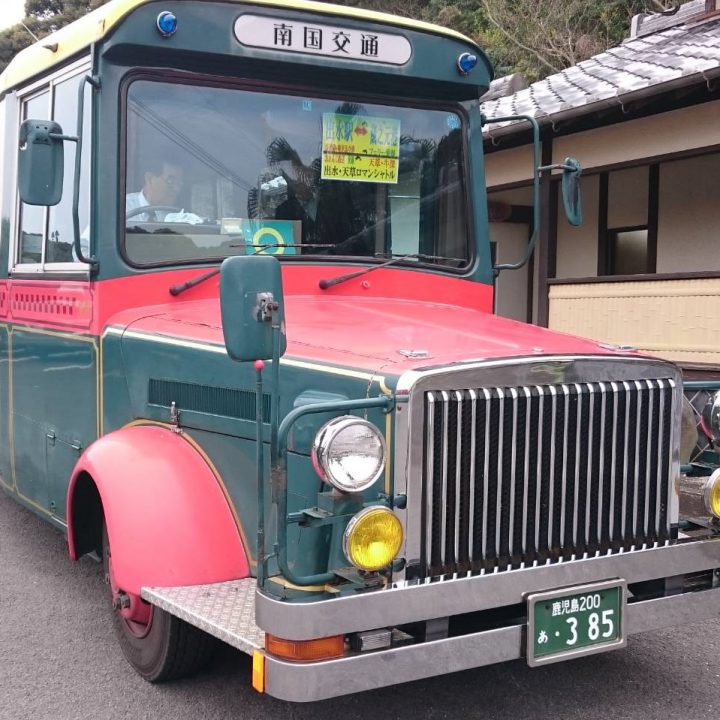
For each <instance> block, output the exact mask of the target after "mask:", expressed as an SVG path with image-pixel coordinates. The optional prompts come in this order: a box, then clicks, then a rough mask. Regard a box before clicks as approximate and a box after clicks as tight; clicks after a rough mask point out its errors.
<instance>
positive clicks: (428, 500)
mask: <svg viewBox="0 0 720 720" xmlns="http://www.w3.org/2000/svg"><path fill="white" fill-rule="evenodd" d="M427 401H428V403H427V405H428V412H427V417H426V418H425V422H426V423H427V465H426V475H425V525H426V527H425V560H426V562H427V564H428V565H430V564H431V563H432V555H431V553H432V520H433V507H434V500H435V498H434V497H433V489H434V487H435V478H434V475H433V466H434V465H435V402H436V398H435V394H434V393H431V392H429V393H428V394H427ZM411 557H412V556H411Z"/></svg>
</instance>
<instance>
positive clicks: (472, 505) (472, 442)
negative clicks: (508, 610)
mask: <svg viewBox="0 0 720 720" xmlns="http://www.w3.org/2000/svg"><path fill="white" fill-rule="evenodd" d="M469 393H470V402H472V421H471V426H470V430H471V436H470V437H471V439H470V509H469V510H468V515H469V516H470V519H469V530H468V557H469V558H470V562H473V561H474V560H475V557H474V556H473V545H474V538H475V451H476V446H477V443H476V439H475V435H476V433H477V393H476V392H475V390H470V391H469Z"/></svg>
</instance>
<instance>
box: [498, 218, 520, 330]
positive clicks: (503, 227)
mask: <svg viewBox="0 0 720 720" xmlns="http://www.w3.org/2000/svg"><path fill="white" fill-rule="evenodd" d="M490 240H491V241H493V242H497V261H498V263H513V262H517V261H518V260H520V258H522V257H523V255H524V254H525V251H526V250H527V243H528V228H527V225H519V224H516V223H512V224H511V223H490ZM527 294H528V271H527V265H526V266H525V267H523V268H520V269H519V270H504V271H503V272H501V273H500V275H499V276H498V279H497V282H496V283H495V312H496V313H497V314H498V315H502V316H503V317H507V318H512V319H513V320H521V321H522V322H526V321H527Z"/></svg>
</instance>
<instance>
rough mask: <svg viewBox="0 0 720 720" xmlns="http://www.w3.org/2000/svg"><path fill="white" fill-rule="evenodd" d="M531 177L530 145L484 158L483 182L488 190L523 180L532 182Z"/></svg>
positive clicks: (531, 158)
mask: <svg viewBox="0 0 720 720" xmlns="http://www.w3.org/2000/svg"><path fill="white" fill-rule="evenodd" d="M532 177H533V156H532V147H531V146H530V145H524V146H523V147H518V148H511V149H510V150H502V151H499V152H494V153H490V154H488V155H486V156H485V180H486V184H487V187H488V189H491V188H493V187H497V186H498V185H509V184H510V183H516V182H522V181H525V180H529V181H531V182H532Z"/></svg>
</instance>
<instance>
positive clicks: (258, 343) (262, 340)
mask: <svg viewBox="0 0 720 720" xmlns="http://www.w3.org/2000/svg"><path fill="white" fill-rule="evenodd" d="M220 309H221V313H222V326H223V334H224V335H225V347H226V349H227V352H228V355H229V356H230V357H231V358H232V359H233V360H237V361H238V362H243V361H250V360H270V359H272V358H273V350H274V348H273V341H274V337H273V336H274V335H275V334H276V333H277V336H278V337H277V339H278V348H277V351H278V357H280V356H281V355H283V354H284V353H285V350H286V348H287V339H286V337H285V310H284V304H283V290H282V276H281V273H280V263H279V262H278V261H277V259H276V258H274V257H272V256H270V255H246V256H237V257H231V258H227V259H226V260H224V261H223V264H222V265H221V266H220Z"/></svg>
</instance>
